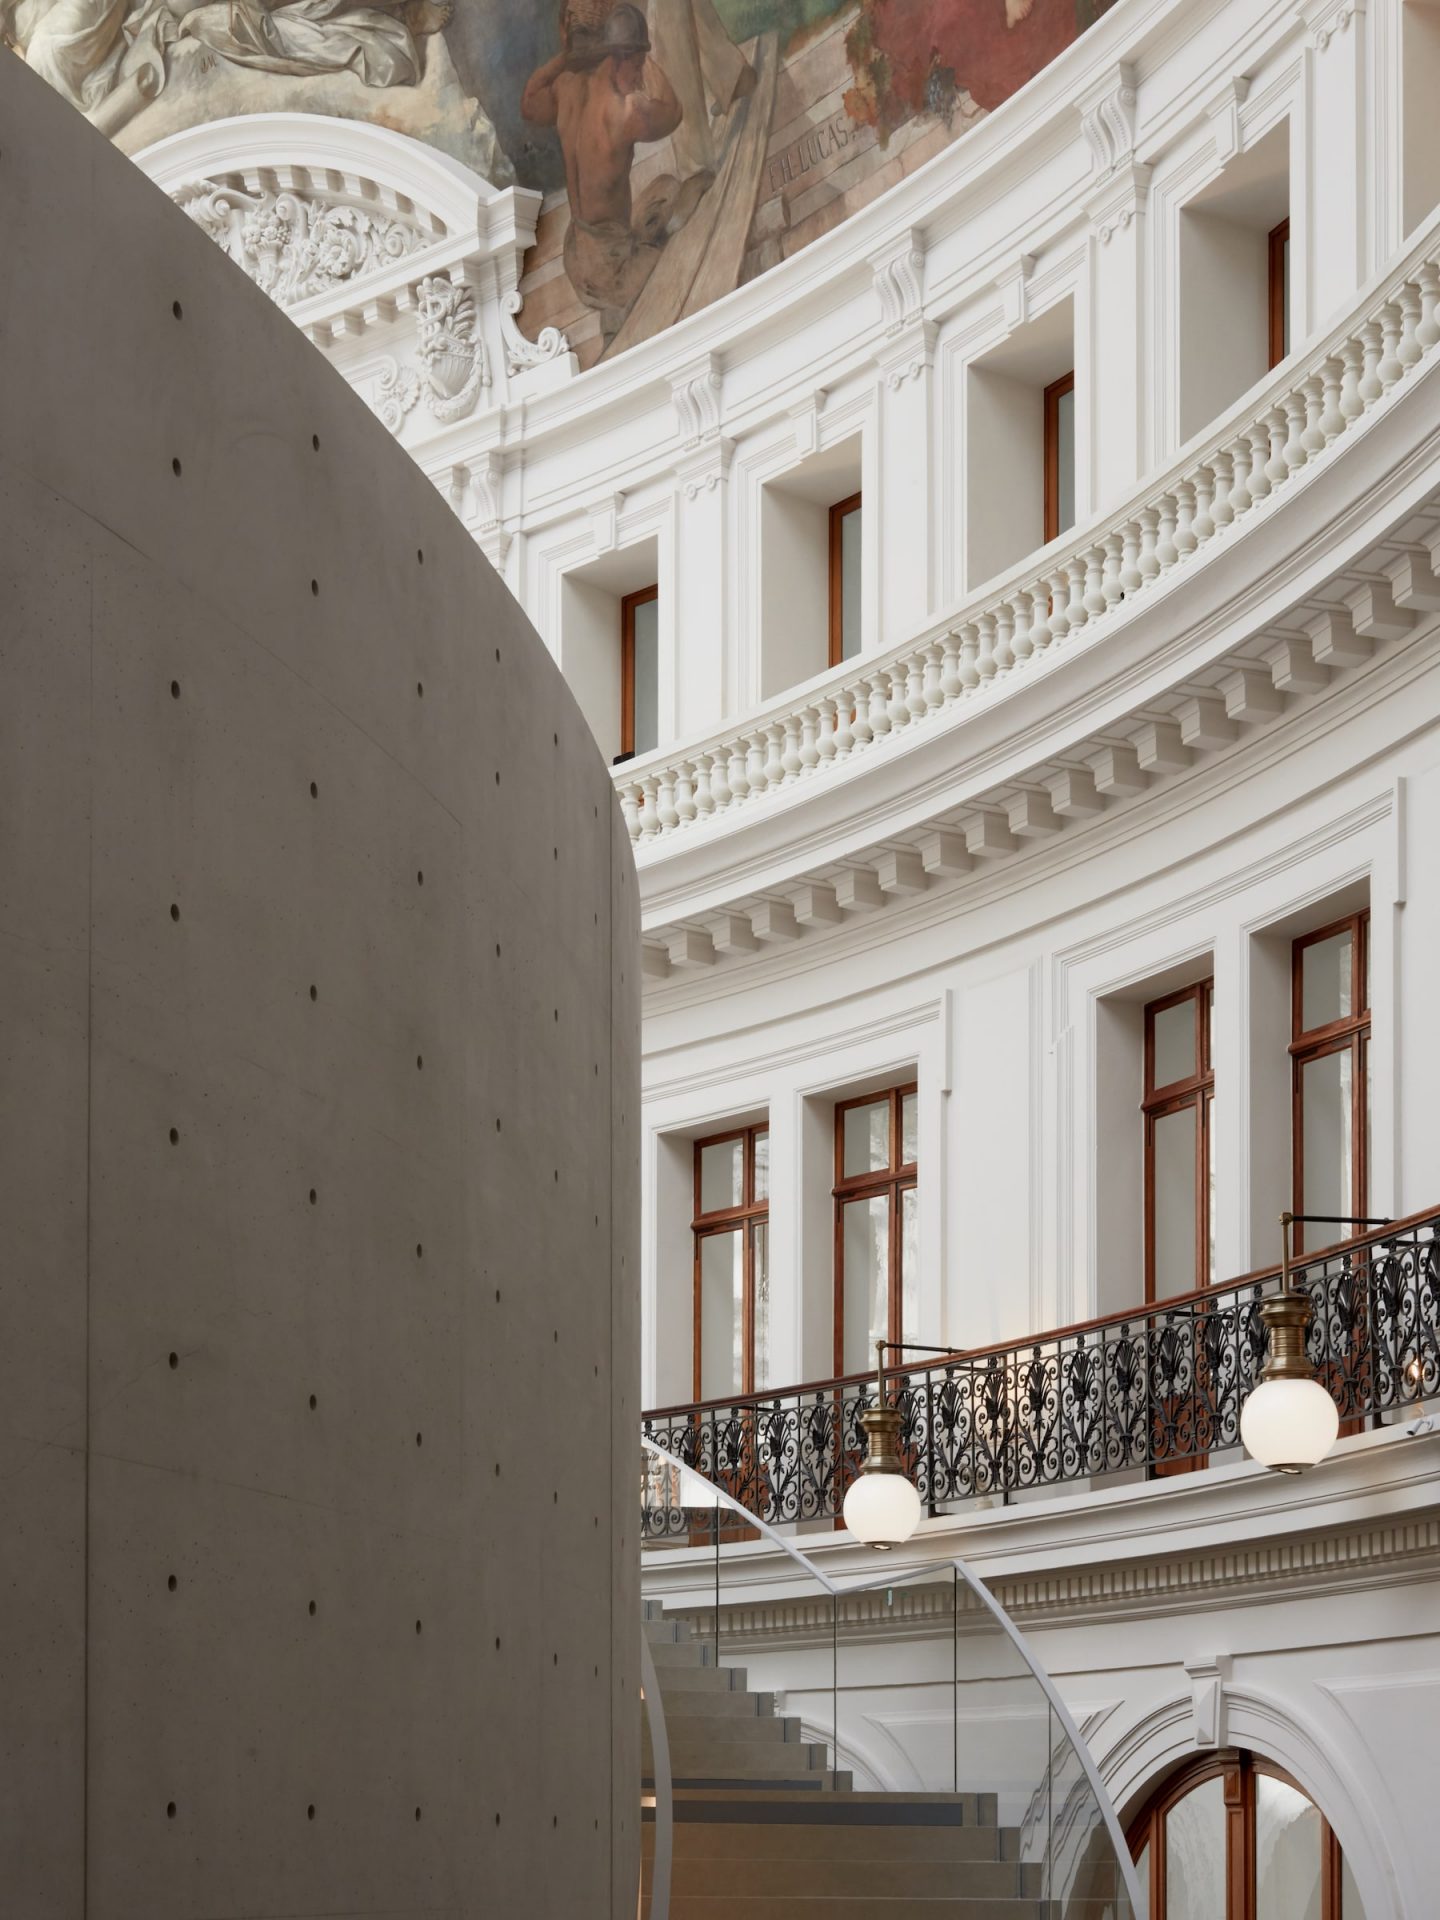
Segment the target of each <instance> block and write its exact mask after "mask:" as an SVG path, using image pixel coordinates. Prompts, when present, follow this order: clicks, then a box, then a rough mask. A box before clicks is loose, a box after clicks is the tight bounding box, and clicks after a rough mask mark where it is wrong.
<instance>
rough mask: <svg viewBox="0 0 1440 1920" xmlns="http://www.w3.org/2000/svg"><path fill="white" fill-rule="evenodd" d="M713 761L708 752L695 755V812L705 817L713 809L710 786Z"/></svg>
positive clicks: (713, 798) (713, 797) (713, 802)
mask: <svg viewBox="0 0 1440 1920" xmlns="http://www.w3.org/2000/svg"><path fill="white" fill-rule="evenodd" d="M712 764H713V762H712V761H711V758H710V755H709V754H708V753H697V754H696V756H695V762H694V765H695V812H696V813H697V814H698V815H699V816H700V817H701V818H705V817H707V816H708V815H710V814H712V813H713V812H714V811H715V796H714V794H713V792H712V791H711V786H710V768H711V766H712Z"/></svg>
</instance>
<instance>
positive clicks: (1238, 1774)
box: [1125, 1748, 1344, 1920]
mask: <svg viewBox="0 0 1440 1920" xmlns="http://www.w3.org/2000/svg"><path fill="white" fill-rule="evenodd" d="M1261 1777H1264V1778H1266V1779H1270V1780H1280V1781H1283V1782H1284V1784H1285V1785H1286V1786H1287V1787H1293V1788H1294V1790H1295V1791H1296V1793H1299V1794H1303V1795H1304V1797H1305V1799H1306V1800H1308V1801H1310V1805H1311V1806H1312V1807H1315V1811H1316V1812H1317V1813H1318V1814H1319V1815H1320V1920H1343V1914H1342V1904H1343V1900H1344V1873H1343V1867H1344V1856H1343V1854H1342V1852H1341V1848H1340V1842H1339V1840H1338V1839H1337V1838H1336V1836H1335V1830H1334V1828H1333V1827H1332V1826H1331V1825H1330V1822H1329V1821H1328V1820H1327V1819H1326V1818H1325V1814H1324V1812H1323V1810H1322V1809H1321V1808H1320V1807H1318V1806H1316V1804H1315V1802H1314V1800H1312V1799H1311V1798H1310V1795H1309V1794H1308V1793H1306V1792H1305V1789H1304V1787H1302V1786H1301V1784H1300V1782H1299V1781H1298V1780H1296V1779H1295V1778H1294V1776H1293V1775H1291V1774H1289V1773H1287V1772H1286V1771H1285V1769H1284V1768H1283V1767H1280V1766H1276V1765H1275V1763H1274V1762H1273V1761H1271V1760H1266V1759H1264V1758H1262V1757H1261V1756H1260V1755H1258V1754H1253V1753H1249V1752H1245V1751H1242V1750H1239V1749H1235V1748H1230V1749H1224V1750H1222V1751H1220V1752H1218V1753H1213V1754H1198V1755H1197V1756H1196V1757H1195V1758H1194V1759H1193V1760H1190V1761H1187V1762H1186V1763H1185V1764H1184V1765H1183V1766H1181V1767H1180V1769H1179V1771H1178V1772H1176V1773H1172V1774H1171V1775H1170V1776H1169V1778H1168V1779H1167V1780H1165V1781H1164V1782H1163V1784H1162V1785H1161V1786H1160V1787H1159V1788H1158V1790H1157V1791H1156V1792H1155V1793H1153V1794H1152V1795H1151V1796H1150V1799H1149V1800H1148V1801H1147V1802H1146V1804H1145V1806H1144V1808H1143V1809H1142V1810H1141V1812H1140V1813H1139V1814H1138V1815H1137V1816H1136V1818H1135V1819H1133V1820H1132V1821H1131V1822H1130V1825H1129V1828H1128V1830H1127V1832H1126V1835H1125V1839H1126V1843H1127V1845H1128V1846H1129V1848H1130V1857H1131V1859H1132V1860H1136V1859H1138V1858H1139V1856H1140V1853H1141V1852H1142V1850H1143V1849H1144V1848H1145V1847H1147V1846H1148V1847H1149V1849H1150V1860H1149V1868H1150V1884H1149V1886H1148V1888H1147V1889H1146V1893H1147V1896H1148V1907H1149V1912H1150V1920H1165V1913H1166V1900H1167V1888H1166V1884H1165V1880H1166V1871H1165V1868H1166V1860H1165V1846H1164V1837H1163V1836H1164V1831H1165V1818H1166V1815H1167V1814H1168V1813H1169V1812H1170V1810H1171V1809H1172V1808H1173V1807H1175V1806H1178V1805H1179V1803H1180V1801H1182V1800H1184V1799H1185V1798H1186V1797H1187V1796H1188V1795H1189V1794H1191V1793H1193V1792H1194V1791H1195V1789H1196V1788H1197V1787H1201V1786H1204V1784H1205V1782H1206V1781H1207V1780H1216V1779H1218V1780H1222V1781H1223V1782H1224V1794H1225V1824H1226V1846H1225V1869H1226V1871H1225V1908H1226V1920H1265V1916H1264V1915H1263V1914H1257V1912H1256V1894H1255V1833H1256V1793H1255V1782H1256V1780H1257V1779H1259V1778H1261Z"/></svg>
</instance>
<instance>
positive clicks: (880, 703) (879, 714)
mask: <svg viewBox="0 0 1440 1920" xmlns="http://www.w3.org/2000/svg"><path fill="white" fill-rule="evenodd" d="M866 684H867V685H868V686H869V688H870V733H871V736H872V738H874V739H876V740H878V739H879V738H880V737H881V735H882V734H886V733H888V732H889V731H890V702H889V699H888V698H887V694H886V687H885V676H884V674H883V673H873V674H871V676H870V678H869V680H868V681H867V683H866Z"/></svg>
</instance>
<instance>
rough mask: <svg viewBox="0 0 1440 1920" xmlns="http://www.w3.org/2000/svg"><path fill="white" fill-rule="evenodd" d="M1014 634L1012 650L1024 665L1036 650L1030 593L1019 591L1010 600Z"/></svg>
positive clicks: (1011, 643) (1012, 635) (1019, 662)
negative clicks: (1031, 634) (1032, 628)
mask: <svg viewBox="0 0 1440 1920" xmlns="http://www.w3.org/2000/svg"><path fill="white" fill-rule="evenodd" d="M1008 605H1009V608H1010V622H1011V627H1012V634H1011V640H1010V651H1011V653H1012V654H1013V655H1014V656H1015V659H1016V662H1017V663H1018V664H1020V665H1022V666H1023V665H1024V663H1025V661H1027V660H1028V659H1029V658H1030V656H1031V654H1032V653H1034V651H1035V642H1034V641H1033V640H1032V639H1031V637H1030V598H1029V595H1028V594H1024V593H1017V594H1016V595H1015V598H1014V599H1013V600H1011V601H1009V602H1008Z"/></svg>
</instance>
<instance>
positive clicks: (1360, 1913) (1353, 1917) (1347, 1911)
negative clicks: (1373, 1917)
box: [1337, 1854, 1365, 1920]
mask: <svg viewBox="0 0 1440 1920" xmlns="http://www.w3.org/2000/svg"><path fill="white" fill-rule="evenodd" d="M1337 1920H1365V1902H1364V1901H1363V1900H1362V1899H1361V1898H1360V1889H1359V1888H1358V1887H1357V1886H1356V1884H1355V1876H1354V1874H1353V1873H1352V1872H1351V1871H1350V1862H1349V1861H1348V1860H1347V1859H1346V1858H1345V1857H1344V1855H1343V1854H1342V1855H1341V1858H1340V1912H1339V1915H1338V1916H1337Z"/></svg>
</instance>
